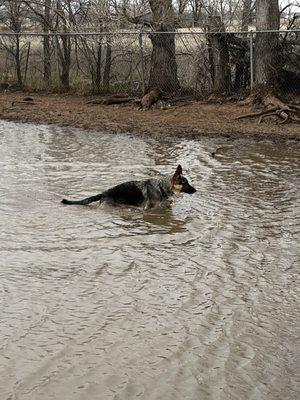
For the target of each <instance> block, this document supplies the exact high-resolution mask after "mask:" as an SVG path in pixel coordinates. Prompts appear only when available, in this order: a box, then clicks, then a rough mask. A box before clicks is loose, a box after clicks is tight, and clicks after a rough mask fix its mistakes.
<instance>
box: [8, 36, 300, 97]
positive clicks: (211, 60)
mask: <svg viewBox="0 0 300 400" xmlns="http://www.w3.org/2000/svg"><path fill="white" fill-rule="evenodd" d="M274 34H275V35H277V37H279V45H280V46H281V50H280V51H279V52H278V54H279V55H280V57H279V59H278V65H280V74H279V75H278V74H277V77H278V83H279V85H280V88H281V90H282V91H285V92H288V93H292V94H296V95H299V94H300V71H299V69H300V67H299V66H300V30H293V31H272V32H271V31H270V32H264V33H259V32H232V33H230V32H224V33H222V32H217V33H216V32H214V33H205V32H201V33H196V32H173V33H172V32H171V33H170V32H169V33H154V32H118V33H59V32H57V33H49V34H41V33H11V32H9V33H8V32H2V33H0V87H1V88H2V89H5V88H8V87H10V86H11V87H23V86H25V87H27V88H30V89H37V90H38V89H47V90H69V89H71V90H74V91H76V92H78V93H88V92H93V93H115V94H118V93H125V92H126V93H128V94H131V95H140V94H142V93H143V92H145V91H146V90H147V89H148V88H149V87H151V86H157V87H160V86H161V84H160V82H162V80H163V79H165V77H164V74H169V78H170V76H171V77H172V79H169V83H168V84H169V87H168V88H167V89H168V91H169V92H172V91H174V92H178V91H180V92H181V93H189V94H193V95H195V96H196V97H200V98H205V97H207V96H209V95H210V94H211V93H212V92H215V91H219V92H220V91H226V92H229V93H240V92H242V91H247V90H249V89H251V87H253V85H254V84H255V80H256V77H255V73H254V72H255V68H254V66H255V65H254V64H255V46H256V41H257V38H258V35H265V36H266V39H267V40H268V38H270V42H271V40H272V39H273V38H274ZM154 47H155V49H154ZM161 88H162V89H164V88H163V87H161Z"/></svg>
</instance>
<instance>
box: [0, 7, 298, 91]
mask: <svg viewBox="0 0 300 400" xmlns="http://www.w3.org/2000/svg"><path fill="white" fill-rule="evenodd" d="M297 6H300V3H299V1H294V2H293V1H292V2H291V3H288V4H286V3H285V2H280V1H278V0H256V1H254V0H175V1H172V0H137V1H134V0H30V1H26V0H0V24H1V30H2V31H4V30H7V31H11V32H13V33H15V35H14V36H13V37H12V38H11V39H10V41H3V40H2V41H1V42H0V47H1V46H2V47H5V49H6V50H7V51H8V52H9V53H10V54H11V56H12V57H13V59H14V65H15V70H16V77H17V83H18V85H19V86H22V85H23V82H24V71H22V67H21V59H22V48H21V43H20V35H18V34H17V33H19V32H23V31H37V32H43V33H45V34H48V33H54V32H58V34H55V35H53V36H48V35H45V36H43V39H42V40H43V79H44V85H45V87H46V88H47V87H50V85H51V74H52V57H53V54H52V53H53V52H52V48H53V46H55V49H56V53H57V55H58V59H59V80H60V86H61V88H62V89H63V90H66V91H67V90H69V88H70V67H71V61H72V50H73V47H74V40H73V39H72V36H69V35H63V34H59V33H69V32H90V31H93V32H99V33H100V32H117V31H122V30H136V31H146V32H147V35H148V37H149V39H150V41H151V46H152V50H151V59H150V71H149V77H148V81H147V85H146V89H148V90H149V89H151V88H158V89H159V90H161V91H162V92H163V93H171V92H172V93H173V92H175V93H176V92H179V91H180V90H181V85H180V81H179V79H178V66H177V59H176V41H175V36H176V32H177V31H178V30H180V29H182V28H191V27H194V28H195V29H199V30H201V31H203V32H206V35H205V40H206V43H207V49H208V59H209V71H210V77H209V78H210V79H211V81H212V87H213V91H214V92H215V93H219V94H221V93H222V94H224V93H230V92H232V91H235V92H238V91H240V90H244V89H246V88H249V84H250V71H249V65H250V59H249V55H250V53H251V51H252V50H253V72H254V79H255V82H254V83H255V86H256V87H259V88H260V89H261V88H264V90H265V91H270V88H271V89H272V90H282V88H284V90H288V87H289V84H290V83H292V84H293V85H296V86H297V85H299V87H300V74H299V65H300V59H299V52H298V50H297V46H299V45H300V41H299V39H300V35H299V32H298V33H296V32H295V35H293V36H290V35H288V34H286V35H279V34H278V33H276V32H274V33H257V34H255V36H254V37H253V43H252V45H253V48H252V49H251V51H250V48H249V46H250V45H251V43H250V41H249V38H248V37H246V36H244V37H243V36H240V35H236V34H234V33H230V34H224V32H226V30H227V31H239V30H242V31H248V30H253V29H254V28H256V30H278V29H280V27H283V28H285V29H295V28H297V27H299V21H300V19H299V17H300V15H298V14H297V12H295V11H296V10H297ZM77 40H79V41H80V47H81V50H82V51H83V52H84V54H85V56H86V58H87V60H88V61H89V67H90V73H91V76H92V82H93V89H94V91H95V92H97V91H98V92H99V91H100V90H102V91H103V90H104V91H109V79H110V70H111V63H112V44H111V41H110V39H109V36H107V37H106V38H105V40H102V37H101V36H99V38H98V39H97V40H95V41H94V42H93V43H92V44H91V43H90V42H89V41H88V40H87V38H86V37H85V36H84V35H82V36H79V37H78V39H77ZM295 49H296V50H295ZM229 60H230V61H229ZM199 62H201V60H199ZM297 65H298V71H297ZM25 70H26V68H25ZM287 83H288V84H287ZM278 88H281V89H278ZM296 89H297V88H296Z"/></svg>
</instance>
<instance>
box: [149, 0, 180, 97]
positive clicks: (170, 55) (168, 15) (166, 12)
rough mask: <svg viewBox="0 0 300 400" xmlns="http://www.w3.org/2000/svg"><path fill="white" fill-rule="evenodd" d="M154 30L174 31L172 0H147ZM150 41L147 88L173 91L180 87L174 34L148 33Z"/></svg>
mask: <svg viewBox="0 0 300 400" xmlns="http://www.w3.org/2000/svg"><path fill="white" fill-rule="evenodd" d="M149 3H150V7H151V11H152V15H153V30H154V31H155V32H174V30H175V21H174V13H173V7H172V0H164V1H162V0H149ZM150 39H151V42H152V54H151V67H150V77H149V83H148V86H149V89H151V88H158V89H160V90H162V91H164V92H175V91H177V90H178V89H179V88H180V85H179V81H178V77H177V63H176V53H175V35H174V34H172V33H171V34H166V33H162V34H159V33H157V34H150Z"/></svg>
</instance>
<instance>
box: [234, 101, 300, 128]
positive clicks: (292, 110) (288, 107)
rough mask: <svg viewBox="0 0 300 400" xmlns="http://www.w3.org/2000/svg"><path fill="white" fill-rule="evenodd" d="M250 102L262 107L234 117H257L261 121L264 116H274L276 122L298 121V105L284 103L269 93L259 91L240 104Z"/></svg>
mask: <svg viewBox="0 0 300 400" xmlns="http://www.w3.org/2000/svg"><path fill="white" fill-rule="evenodd" d="M251 104H252V106H254V105H256V106H257V105H260V106H262V107H263V108H264V109H263V110H262V111H258V112H255V113H249V114H244V115H240V116H239V117H237V118H235V119H236V120H240V119H247V118H258V122H259V123H261V122H262V121H263V120H264V119H266V118H269V117H275V119H276V122H277V123H279V124H285V123H287V122H296V123H299V118H297V115H300V106H299V105H297V104H291V103H288V104H286V103H284V102H283V101H281V100H280V99H278V98H277V97H276V96H273V95H270V94H267V95H265V96H263V95H261V94H260V93H258V94H256V95H255V94H253V95H251V96H249V97H248V98H247V99H246V100H244V101H243V102H242V103H241V105H251Z"/></svg>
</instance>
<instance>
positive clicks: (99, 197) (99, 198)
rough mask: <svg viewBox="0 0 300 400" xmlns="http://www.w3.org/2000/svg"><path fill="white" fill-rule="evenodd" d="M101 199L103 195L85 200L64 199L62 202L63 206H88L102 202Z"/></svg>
mask: <svg viewBox="0 0 300 400" xmlns="http://www.w3.org/2000/svg"><path fill="white" fill-rule="evenodd" d="M101 199H102V193H100V194H97V195H96V196H91V197H87V198H86V199H83V200H67V199H63V200H62V201H61V202H62V203H63V204H81V205H86V204H90V203H93V202H94V201H100V200H101Z"/></svg>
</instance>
